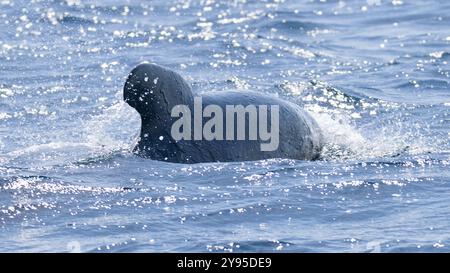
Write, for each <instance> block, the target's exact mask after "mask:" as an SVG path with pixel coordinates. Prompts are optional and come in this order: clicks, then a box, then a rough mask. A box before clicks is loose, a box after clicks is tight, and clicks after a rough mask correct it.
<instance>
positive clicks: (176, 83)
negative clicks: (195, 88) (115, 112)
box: [123, 63, 193, 118]
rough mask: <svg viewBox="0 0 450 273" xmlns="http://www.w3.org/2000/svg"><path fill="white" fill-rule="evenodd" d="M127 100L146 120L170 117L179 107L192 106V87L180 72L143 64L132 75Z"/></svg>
mask: <svg viewBox="0 0 450 273" xmlns="http://www.w3.org/2000/svg"><path fill="white" fill-rule="evenodd" d="M123 99H124V100H125V102H126V103H128V104H129V105H130V106H131V107H133V108H135V109H136V111H137V112H138V113H139V114H140V115H141V117H142V118H155V117H166V116H167V117H168V116H170V111H171V109H172V108H173V107H174V106H175V105H179V104H190V103H191V101H192V100H193V95H192V92H191V89H190V87H189V85H188V84H187V83H186V81H185V80H184V79H183V78H182V77H181V76H180V75H179V74H178V73H176V72H174V71H172V70H169V69H167V68H164V67H162V66H159V65H156V64H152V63H141V64H139V65H138V66H136V67H135V68H134V69H133V70H132V71H131V72H130V74H129V75H128V78H127V80H126V82H125V85H124V88H123Z"/></svg>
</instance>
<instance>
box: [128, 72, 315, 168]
mask: <svg viewBox="0 0 450 273" xmlns="http://www.w3.org/2000/svg"><path fill="white" fill-rule="evenodd" d="M123 98H124V100H125V102H126V103H128V104H129V105H130V106H131V107H133V108H134V109H136V111H137V112H138V113H139V114H140V116H141V132H140V136H139V139H138V142H137V144H136V146H135V147H134V149H133V152H134V153H136V154H137V155H139V156H142V157H145V158H149V159H153V160H160V161H167V162H174V163H200V162H230V161H251V160H261V159H269V158H290V159H298V160H315V159H318V158H319V157H320V152H321V150H322V146H323V136H322V132H321V130H320V128H319V126H318V124H317V122H316V121H315V120H314V119H313V118H312V117H311V116H310V115H309V114H308V113H307V112H306V111H304V110H303V109H302V108H301V107H300V106H298V105H297V104H294V103H291V102H289V101H286V100H283V99H280V98H278V97H275V96H272V95H268V94H263V93H261V92H252V91H215V92H206V93H203V94H201V96H194V94H193V93H192V91H191V88H190V86H189V84H188V83H187V82H186V81H185V80H184V79H183V77H181V76H180V75H179V74H178V73H177V72H175V71H173V70H170V69H168V68H165V67H162V66H160V65H157V64H153V63H141V64H139V65H138V66H137V67H135V68H134V69H133V70H132V71H131V72H130V74H129V75H128V77H127V79H126V82H125V85H124V89H123Z"/></svg>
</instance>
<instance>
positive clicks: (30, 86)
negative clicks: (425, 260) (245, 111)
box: [0, 0, 450, 252]
mask: <svg viewBox="0 0 450 273" xmlns="http://www.w3.org/2000/svg"><path fill="white" fill-rule="evenodd" d="M142 61H151V62H156V63H158V64H160V65H164V66H167V67H169V68H171V69H174V70H176V71H178V72H179V73H180V74H181V75H183V77H185V78H186V79H187V80H188V81H189V83H190V84H191V85H192V87H193V90H194V92H195V93H202V92H207V91H213V90H214V91H223V92H227V90H240V91H242V92H245V91H246V90H253V91H258V92H263V93H271V94H275V95H278V96H280V97H283V98H285V99H287V100H290V101H292V102H295V103H297V104H299V105H301V106H302V107H304V108H305V109H306V110H307V111H309V112H310V113H311V114H312V115H313V116H314V117H315V118H316V119H317V121H318V123H319V124H320V126H321V127H322V130H323V132H324V136H325V140H326V145H325V147H324V150H323V153H322V159H321V160H318V161H313V162H308V161H296V160H287V159H271V160H263V161H256V162H232V163H204V164H193V165H183V164H173V163H165V162H157V161H152V160H147V159H142V158H140V157H138V156H136V155H134V154H133V153H132V152H131V149H132V147H133V145H134V143H135V141H136V138H137V137H138V134H139V126H140V120H139V115H138V114H137V113H136V112H135V111H134V109H132V108H131V107H129V106H128V105H126V104H125V103H124V102H123V101H122V87H123V83H124V81H125V78H126V76H127V74H128V73H129V71H130V70H131V69H132V68H133V67H134V66H135V65H137V64H138V63H140V62H142ZM449 62H450V2H449V1H446V0H426V1H412V0H367V1H365V0H364V1H357V0H341V1H336V0H320V1H319V0H302V1H296V0H264V1H250V0H247V1H246V0H234V1H225V0H224V1H219V0H200V1H198V0H191V1H184V0H179V1H166V0H160V1H131V0H130V1H123V0H120V1H119V0H117V1H116V0H107V1H81V0H80V1H78V0H66V1H62V0H54V1H50V0H48V1H41V0H33V1H22V0H14V1H13V0H0V72H1V73H0V251H1V252H23V251H24V252H61V251H62V252H64V251H82V252H166V251H169V252H173V251H182V252H210V251H211V252H335V251H338V252H371V251H382V252H448V251H450V141H449V140H450V130H449V128H450V93H449V92H450V65H449Z"/></svg>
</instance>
